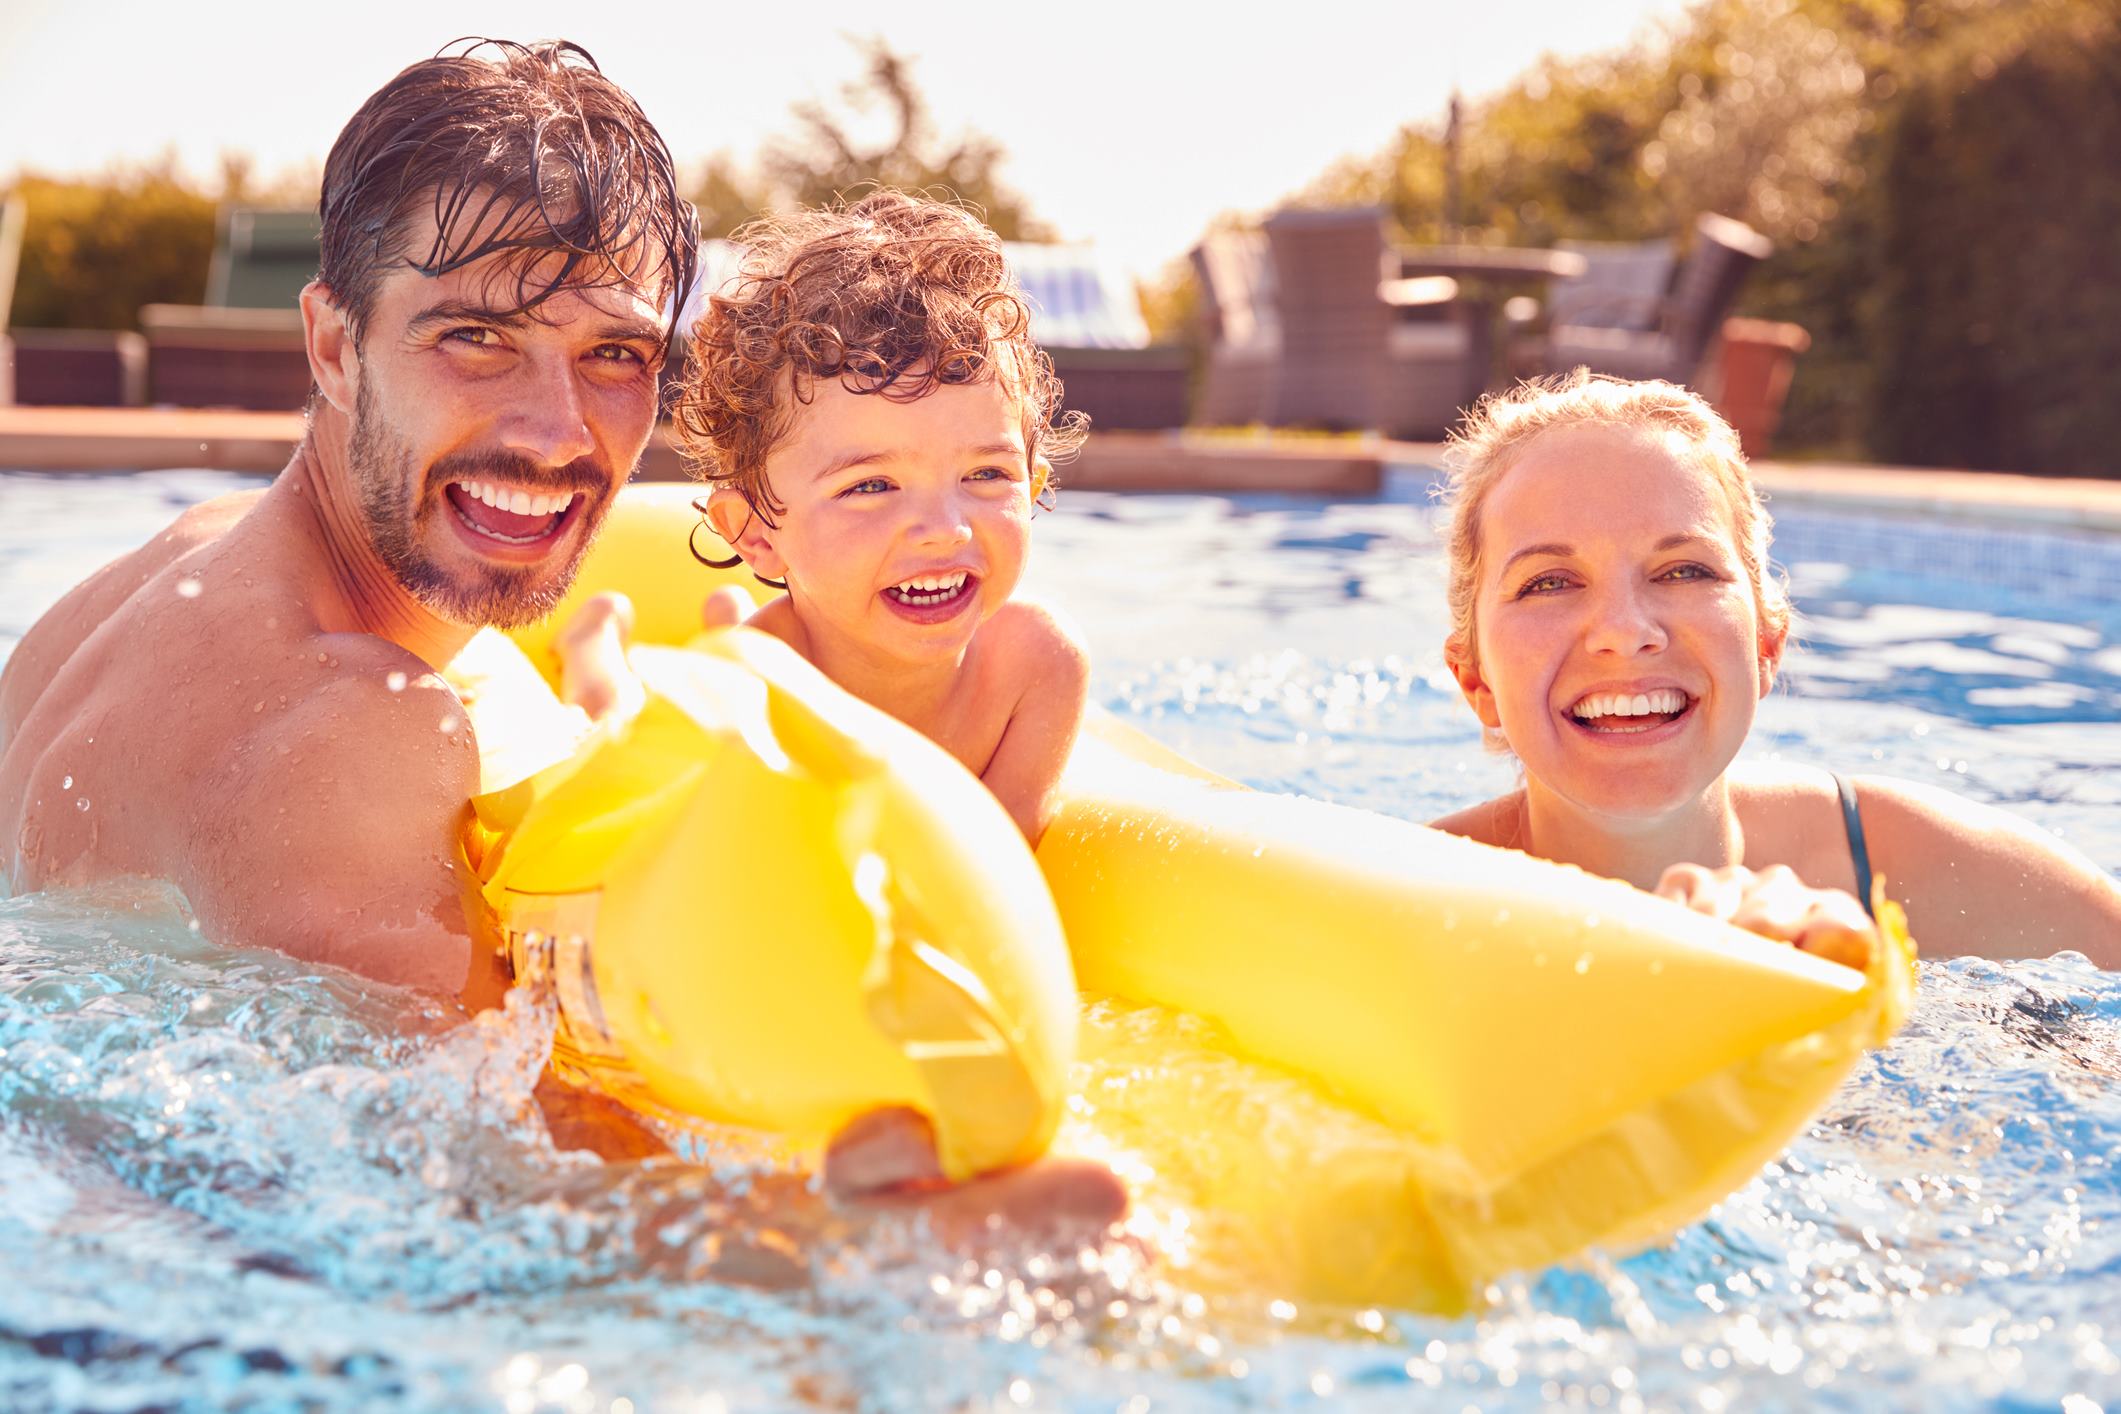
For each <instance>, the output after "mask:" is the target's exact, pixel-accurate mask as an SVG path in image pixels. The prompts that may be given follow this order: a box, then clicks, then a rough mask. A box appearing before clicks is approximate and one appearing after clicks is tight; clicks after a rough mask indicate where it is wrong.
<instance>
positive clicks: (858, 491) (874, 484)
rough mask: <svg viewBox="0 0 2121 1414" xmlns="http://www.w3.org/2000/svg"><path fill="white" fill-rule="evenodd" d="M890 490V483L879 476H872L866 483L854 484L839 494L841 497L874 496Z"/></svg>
mask: <svg viewBox="0 0 2121 1414" xmlns="http://www.w3.org/2000/svg"><path fill="white" fill-rule="evenodd" d="M890 489H891V483H890V482H888V481H886V480H885V479H884V478H883V477H881V476H872V477H870V478H869V479H868V480H867V481H857V482H855V483H854V484H853V485H852V486H849V487H847V488H846V489H844V490H842V491H841V492H840V493H839V494H840V496H841V497H846V496H874V495H876V494H877V493H878V492H881V491H889V490H890Z"/></svg>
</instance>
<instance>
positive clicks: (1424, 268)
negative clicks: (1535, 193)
mask: <svg viewBox="0 0 2121 1414" xmlns="http://www.w3.org/2000/svg"><path fill="white" fill-rule="evenodd" d="M1394 254H1395V255H1396V256H1397V257H1398V260H1399V269H1400V275H1401V278H1399V279H1397V280H1386V281H1385V282H1384V283H1383V285H1382V286H1381V287H1380V289H1379V293H1380V294H1382V295H1383V296H1384V297H1385V299H1386V301H1387V302H1388V303H1396V302H1398V301H1395V300H1394V299H1393V296H1394V294H1395V293H1396V292H1398V290H1399V289H1400V288H1401V287H1406V288H1407V289H1409V290H1412V289H1415V288H1418V287H1420V286H1422V285H1424V284H1426V283H1428V282H1432V281H1434V280H1435V279H1436V277H1437V276H1439V275H1445V276H1449V277H1450V278H1452V279H1454V280H1459V281H1462V282H1465V283H1468V284H1497V285H1499V284H1533V283H1537V282H1541V281H1546V280H1552V279H1570V278H1573V277H1575V276H1578V275H1581V274H1583V272H1584V268H1585V267H1584V259H1583V257H1582V256H1581V255H1578V254H1577V253H1576V252H1575V251H1572V250H1545V249H1540V248H1536V247H1529V246H1496V245H1422V246H1400V247H1398V248H1397V250H1396V251H1395V252H1394ZM1458 307H1459V318H1460V320H1461V321H1462V322H1463V323H1464V325H1465V329H1466V334H1467V340H1466V386H1467V387H1468V388H1471V389H1474V390H1485V389H1486V387H1487V386H1488V380H1489V377H1490V375H1491V374H1493V372H1494V369H1495V307H1494V305H1493V303H1492V302H1491V301H1489V300H1487V299H1483V298H1464V297H1462V298H1461V299H1460V301H1459V306H1458Z"/></svg>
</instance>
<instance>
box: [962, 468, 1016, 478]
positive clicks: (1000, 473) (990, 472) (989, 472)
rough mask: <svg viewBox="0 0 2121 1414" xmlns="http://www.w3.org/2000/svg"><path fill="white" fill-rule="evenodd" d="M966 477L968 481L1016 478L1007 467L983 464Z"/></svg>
mask: <svg viewBox="0 0 2121 1414" xmlns="http://www.w3.org/2000/svg"><path fill="white" fill-rule="evenodd" d="M965 479H966V480H967V481H1014V480H1015V479H1016V478H1015V477H1014V476H1012V475H1010V473H1009V471H1008V469H1007V468H1005V467H999V466H983V467H981V468H980V469H979V470H978V471H975V472H973V473H972V474H970V475H969V476H967V477H966V478H965Z"/></svg>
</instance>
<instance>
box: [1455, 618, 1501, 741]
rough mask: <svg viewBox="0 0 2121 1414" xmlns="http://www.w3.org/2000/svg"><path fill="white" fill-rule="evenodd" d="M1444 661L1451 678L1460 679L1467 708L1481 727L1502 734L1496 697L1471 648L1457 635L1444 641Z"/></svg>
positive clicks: (1459, 684)
mask: <svg viewBox="0 0 2121 1414" xmlns="http://www.w3.org/2000/svg"><path fill="white" fill-rule="evenodd" d="M1443 660H1444V662H1446V663H1448V664H1449V665H1450V668H1451V676H1452V677H1454V678H1457V679H1458V690H1459V691H1460V692H1462V693H1464V694H1465V698H1466V705H1467V706H1468V707H1471V708H1472V709H1473V715H1474V716H1476V717H1478V718H1480V724H1481V725H1482V726H1484V727H1486V728H1487V729H1488V730H1489V731H1491V732H1499V731H1501V730H1502V718H1501V717H1500V716H1499V715H1497V714H1496V711H1495V693H1494V690H1493V689H1491V688H1490V687H1489V686H1488V683H1487V679H1485V678H1483V677H1482V676H1481V675H1480V663H1479V661H1478V660H1477V659H1476V658H1475V657H1474V655H1473V651H1472V649H1471V648H1469V647H1467V646H1466V643H1465V640H1464V639H1462V638H1460V637H1459V636H1458V635H1457V634H1455V633H1454V634H1452V635H1451V636H1450V637H1449V638H1447V639H1445V640H1444V644H1443Z"/></svg>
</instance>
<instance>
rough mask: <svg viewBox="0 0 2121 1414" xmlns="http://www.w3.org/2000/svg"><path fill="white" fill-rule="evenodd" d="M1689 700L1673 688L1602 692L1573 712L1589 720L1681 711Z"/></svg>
mask: <svg viewBox="0 0 2121 1414" xmlns="http://www.w3.org/2000/svg"><path fill="white" fill-rule="evenodd" d="M1686 703H1687V696H1686V694H1685V693H1683V692H1681V691H1679V690H1678V689H1677V688H1672V687H1660V688H1658V689H1657V690H1656V691H1654V692H1637V693H1626V692H1600V693H1596V694H1594V695H1592V696H1590V697H1586V698H1584V699H1583V700H1582V701H1581V702H1579V703H1577V704H1576V705H1575V707H1573V708H1571V709H1570V713H1569V715H1571V716H1573V717H1576V718H1579V719H1581V720H1585V721H1589V720H1591V719H1594V718H1597V717H1647V716H1649V715H1651V714H1652V713H1665V712H1678V711H1681V710H1683V709H1684V708H1685V707H1686Z"/></svg>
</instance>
